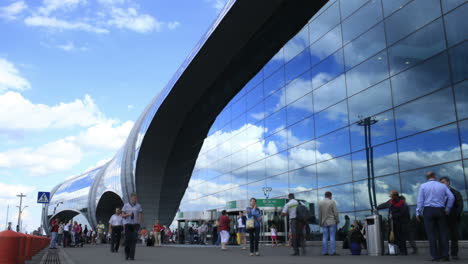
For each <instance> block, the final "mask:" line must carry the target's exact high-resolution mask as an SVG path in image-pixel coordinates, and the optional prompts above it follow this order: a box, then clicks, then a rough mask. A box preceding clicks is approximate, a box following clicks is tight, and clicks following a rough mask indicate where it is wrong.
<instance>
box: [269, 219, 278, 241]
mask: <svg viewBox="0 0 468 264" xmlns="http://www.w3.org/2000/svg"><path fill="white" fill-rule="evenodd" d="M270 234H271V247H277V246H278V231H277V229H276V225H274V224H273V225H271V227H270Z"/></svg>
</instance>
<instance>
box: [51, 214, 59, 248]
mask: <svg viewBox="0 0 468 264" xmlns="http://www.w3.org/2000/svg"><path fill="white" fill-rule="evenodd" d="M59 221H60V219H58V218H56V219H54V220H52V222H51V223H50V226H51V230H50V232H51V237H50V245H49V248H50V249H57V233H58V230H59Z"/></svg>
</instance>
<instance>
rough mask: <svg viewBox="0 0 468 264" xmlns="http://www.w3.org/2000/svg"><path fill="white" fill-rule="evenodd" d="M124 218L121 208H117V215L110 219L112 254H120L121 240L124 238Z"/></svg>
mask: <svg viewBox="0 0 468 264" xmlns="http://www.w3.org/2000/svg"><path fill="white" fill-rule="evenodd" d="M122 230H123V218H122V215H121V211H120V208H115V214H113V215H112V216H111V218H110V219H109V234H111V252H115V253H117V252H119V246H120V238H121V237H122Z"/></svg>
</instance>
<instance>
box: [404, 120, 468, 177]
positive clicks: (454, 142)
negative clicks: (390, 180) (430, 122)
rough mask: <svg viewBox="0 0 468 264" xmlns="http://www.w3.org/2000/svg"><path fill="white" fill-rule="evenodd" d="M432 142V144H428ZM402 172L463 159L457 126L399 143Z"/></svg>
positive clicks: (426, 133)
mask: <svg viewBox="0 0 468 264" xmlns="http://www.w3.org/2000/svg"><path fill="white" fill-rule="evenodd" d="M427 142H431V144H427ZM398 151H399V163H400V170H401V171H405V170H411V169H415V168H420V167H425V166H430V165H432V164H439V163H444V162H450V161H453V160H459V159H461V152H460V142H459V140H458V131H457V127H456V125H448V126H444V127H440V128H437V129H434V130H431V131H428V132H424V133H420V134H417V135H414V136H411V137H407V138H404V139H401V140H399V141H398Z"/></svg>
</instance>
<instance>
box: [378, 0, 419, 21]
mask: <svg viewBox="0 0 468 264" xmlns="http://www.w3.org/2000/svg"><path fill="white" fill-rule="evenodd" d="M410 1H412V0H382V4H383V11H384V15H385V17H387V16H389V15H391V14H392V13H393V12H395V11H397V10H400V9H401V8H403V7H404V6H405V5H406V4H407V3H408V2H410Z"/></svg>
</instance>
